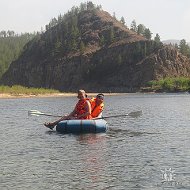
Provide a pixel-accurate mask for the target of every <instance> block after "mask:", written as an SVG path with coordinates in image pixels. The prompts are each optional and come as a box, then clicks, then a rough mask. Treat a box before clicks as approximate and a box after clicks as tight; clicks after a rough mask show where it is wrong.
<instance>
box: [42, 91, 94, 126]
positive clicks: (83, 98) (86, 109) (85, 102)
mask: <svg viewBox="0 0 190 190" xmlns="http://www.w3.org/2000/svg"><path fill="white" fill-rule="evenodd" d="M77 98H78V99H79V101H78V103H77V104H76V106H75V108H74V110H73V111H72V112H71V113H70V114H69V115H66V116H63V117H61V118H60V119H59V120H56V121H54V122H50V123H44V125H45V126H46V127H48V128H50V129H53V128H54V126H55V125H57V124H58V123H59V122H60V121H63V120H69V119H91V118H92V117H91V105H90V102H89V99H88V98H87V95H86V92H85V91H84V90H79V91H78V96H77Z"/></svg>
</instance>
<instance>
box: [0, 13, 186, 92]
mask: <svg viewBox="0 0 190 190" xmlns="http://www.w3.org/2000/svg"><path fill="white" fill-rule="evenodd" d="M189 65H190V60H189V59H187V58H186V57H184V56H182V55H181V54H180V53H178V52H177V50H175V49H173V48H172V47H170V46H163V45H158V44H156V43H155V42H154V41H149V40H147V39H145V38H144V37H143V36H141V35H137V34H136V33H135V32H132V31H131V30H129V29H128V28H126V26H124V25H123V24H121V23H120V22H119V21H117V20H116V19H115V18H113V17H112V16H111V15H110V14H109V13H107V12H105V11H101V10H86V11H82V12H79V13H77V14H76V15H74V17H73V16H71V17H68V19H67V20H63V21H62V22H61V23H59V24H57V25H56V26H54V27H52V28H50V29H49V30H47V31H46V32H45V33H44V34H41V36H40V37H38V38H35V39H34V40H33V41H31V42H30V43H28V44H27V46H26V48H25V51H24V52H23V54H22V55H21V56H20V57H19V58H18V59H17V60H16V61H14V62H13V63H12V64H11V66H10V68H9V70H8V71H7V72H6V73H5V74H4V76H3V77H2V79H1V84H6V85H14V84H20V85H24V86H29V87H45V88H54V89H58V90H62V91H76V89H79V88H85V89H86V90H88V91H92V92H93V91H94V92H95V91H107V92H110V91H111V92H135V91H138V90H139V89H140V87H142V86H144V85H145V84H146V83H147V82H148V81H150V80H154V79H159V78H162V77H166V76H176V77H177V76H187V77H189V76H190V71H189Z"/></svg>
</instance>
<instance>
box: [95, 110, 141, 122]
mask: <svg viewBox="0 0 190 190" xmlns="http://www.w3.org/2000/svg"><path fill="white" fill-rule="evenodd" d="M141 115H142V111H134V112H130V113H128V114H121V115H110V116H105V117H104V116H103V117H98V118H93V120H97V119H107V118H111V117H126V116H130V117H134V118H135V117H139V116H141Z"/></svg>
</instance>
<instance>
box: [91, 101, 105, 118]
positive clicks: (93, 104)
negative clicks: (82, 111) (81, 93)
mask: <svg viewBox="0 0 190 190" xmlns="http://www.w3.org/2000/svg"><path fill="white" fill-rule="evenodd" d="M90 104H91V110H92V111H91V116H92V118H95V117H98V116H99V115H100V113H101V112H102V111H103V109H104V103H101V104H100V105H96V98H92V99H91V100H90Z"/></svg>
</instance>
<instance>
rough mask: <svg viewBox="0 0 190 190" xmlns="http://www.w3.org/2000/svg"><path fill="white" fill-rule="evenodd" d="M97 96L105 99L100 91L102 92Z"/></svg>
mask: <svg viewBox="0 0 190 190" xmlns="http://www.w3.org/2000/svg"><path fill="white" fill-rule="evenodd" d="M96 97H97V98H101V99H104V94H102V93H100V94H97V96H96Z"/></svg>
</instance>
